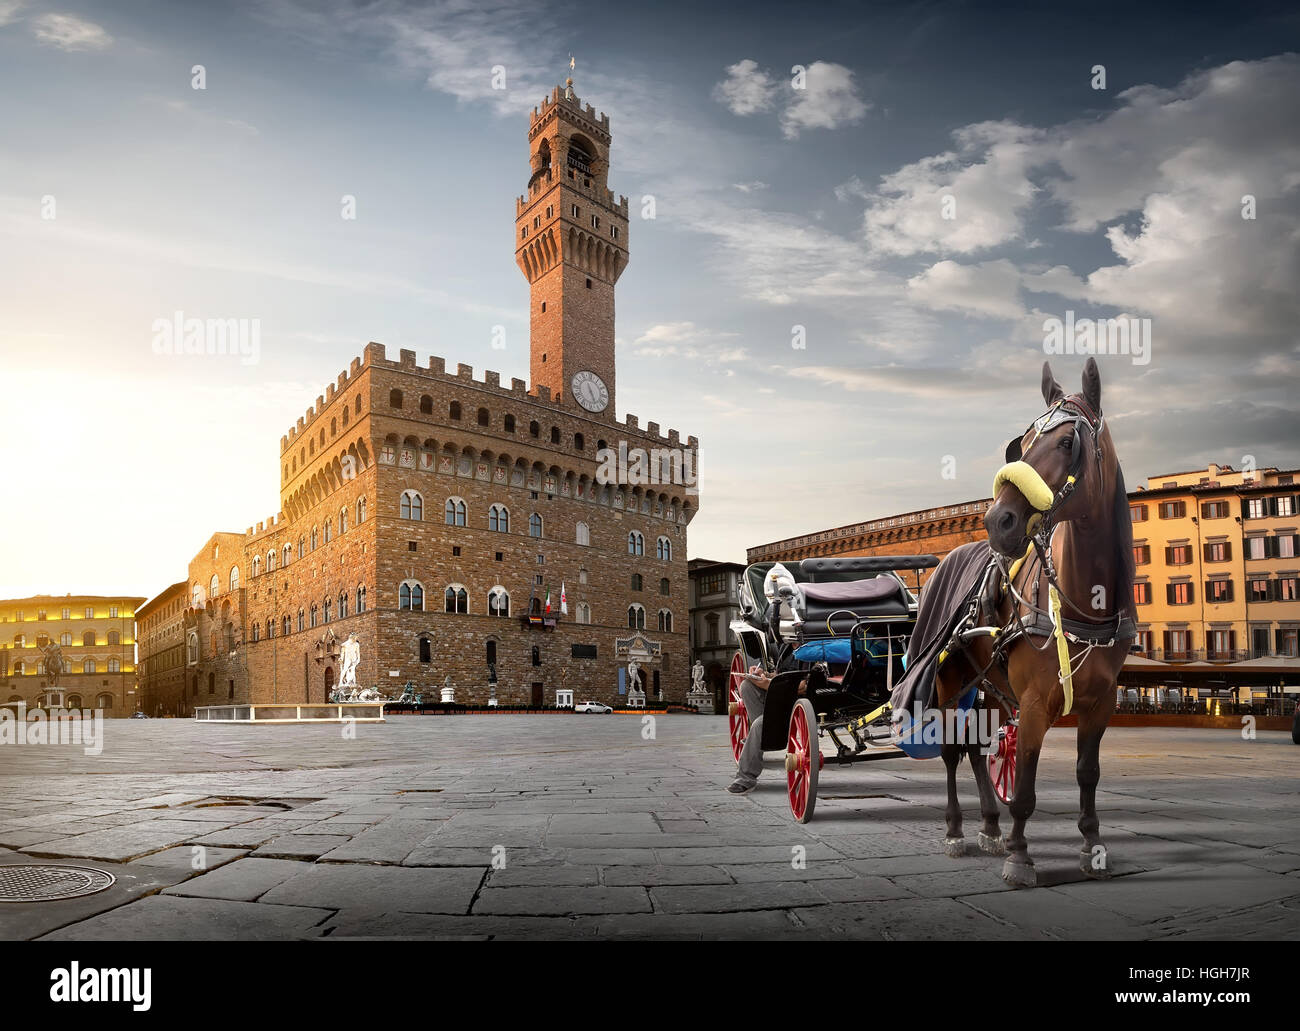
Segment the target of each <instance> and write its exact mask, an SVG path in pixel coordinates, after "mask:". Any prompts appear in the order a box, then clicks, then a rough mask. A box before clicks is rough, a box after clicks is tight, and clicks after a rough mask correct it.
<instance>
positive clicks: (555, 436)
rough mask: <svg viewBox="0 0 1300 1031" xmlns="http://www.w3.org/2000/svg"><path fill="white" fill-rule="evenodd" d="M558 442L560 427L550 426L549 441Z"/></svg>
mask: <svg viewBox="0 0 1300 1031" xmlns="http://www.w3.org/2000/svg"><path fill="white" fill-rule="evenodd" d="M559 442H560V427H558V426H552V427H551V443H552V444H558V443H559Z"/></svg>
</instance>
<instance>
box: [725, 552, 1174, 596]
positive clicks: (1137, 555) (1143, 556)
mask: <svg viewBox="0 0 1300 1031" xmlns="http://www.w3.org/2000/svg"><path fill="white" fill-rule="evenodd" d="M1150 563H1151V545H1150V544H1135V545H1133V564H1134V565H1135V566H1145V565H1149V564H1150ZM700 593H701V594H706V593H711V592H707V591H705V590H703V589H701V591H700Z"/></svg>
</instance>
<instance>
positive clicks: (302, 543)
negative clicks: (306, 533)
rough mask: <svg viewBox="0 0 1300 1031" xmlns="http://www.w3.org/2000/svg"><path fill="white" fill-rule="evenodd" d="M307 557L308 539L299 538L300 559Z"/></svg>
mask: <svg viewBox="0 0 1300 1031" xmlns="http://www.w3.org/2000/svg"><path fill="white" fill-rule="evenodd" d="M306 555H307V538H306V537H299V538H298V557H299V558H304V557H306Z"/></svg>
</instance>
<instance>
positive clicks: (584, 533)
mask: <svg viewBox="0 0 1300 1031" xmlns="http://www.w3.org/2000/svg"><path fill="white" fill-rule="evenodd" d="M574 540H575V541H577V543H579V544H581V545H584V546H590V544H591V529H590V527H588V526H587V524H586V523H584V522H581V521H580V522H579V523H578V526H577V529H576V530H575V531H574Z"/></svg>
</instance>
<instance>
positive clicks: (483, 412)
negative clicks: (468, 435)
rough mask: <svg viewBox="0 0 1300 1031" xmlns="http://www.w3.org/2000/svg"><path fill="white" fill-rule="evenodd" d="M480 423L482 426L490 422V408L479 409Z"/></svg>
mask: <svg viewBox="0 0 1300 1031" xmlns="http://www.w3.org/2000/svg"><path fill="white" fill-rule="evenodd" d="M478 424H479V425H480V426H486V425H487V424H488V410H487V409H486V408H480V409H479V410H478Z"/></svg>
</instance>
